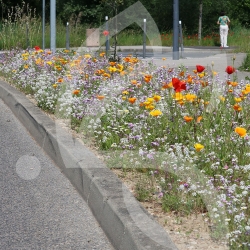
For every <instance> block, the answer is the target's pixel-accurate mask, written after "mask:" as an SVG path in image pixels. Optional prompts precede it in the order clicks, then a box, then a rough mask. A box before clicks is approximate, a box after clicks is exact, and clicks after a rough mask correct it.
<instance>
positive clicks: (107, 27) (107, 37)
mask: <svg viewBox="0 0 250 250" xmlns="http://www.w3.org/2000/svg"><path fill="white" fill-rule="evenodd" d="M105 20H106V30H107V31H108V32H109V24H108V16H105ZM109 49H110V47H109V35H107V36H106V56H108V51H109Z"/></svg>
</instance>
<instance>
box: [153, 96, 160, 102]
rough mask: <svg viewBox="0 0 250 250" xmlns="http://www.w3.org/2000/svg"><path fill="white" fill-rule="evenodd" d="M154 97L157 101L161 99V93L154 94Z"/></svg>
mask: <svg viewBox="0 0 250 250" xmlns="http://www.w3.org/2000/svg"><path fill="white" fill-rule="evenodd" d="M153 99H154V100H155V101H156V102H158V101H160V100H161V97H160V96H159V95H154V96H153Z"/></svg>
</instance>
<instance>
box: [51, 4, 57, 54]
mask: <svg viewBox="0 0 250 250" xmlns="http://www.w3.org/2000/svg"><path fill="white" fill-rule="evenodd" d="M50 49H51V51H52V52H53V53H55V52H56V0H50Z"/></svg>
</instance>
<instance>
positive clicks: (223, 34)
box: [217, 11, 230, 48]
mask: <svg viewBox="0 0 250 250" xmlns="http://www.w3.org/2000/svg"><path fill="white" fill-rule="evenodd" d="M229 23H230V19H229V17H228V16H226V15H225V12H224V11H222V12H221V15H220V17H219V19H218V21H217V24H219V25H220V42H221V48H223V47H224V48H228V47H229V46H227V35H228V30H229V28H228V24H229Z"/></svg>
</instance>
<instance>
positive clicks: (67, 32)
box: [66, 22, 69, 50]
mask: <svg viewBox="0 0 250 250" xmlns="http://www.w3.org/2000/svg"><path fill="white" fill-rule="evenodd" d="M66 49H67V50H69V23H68V22H67V24H66Z"/></svg>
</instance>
